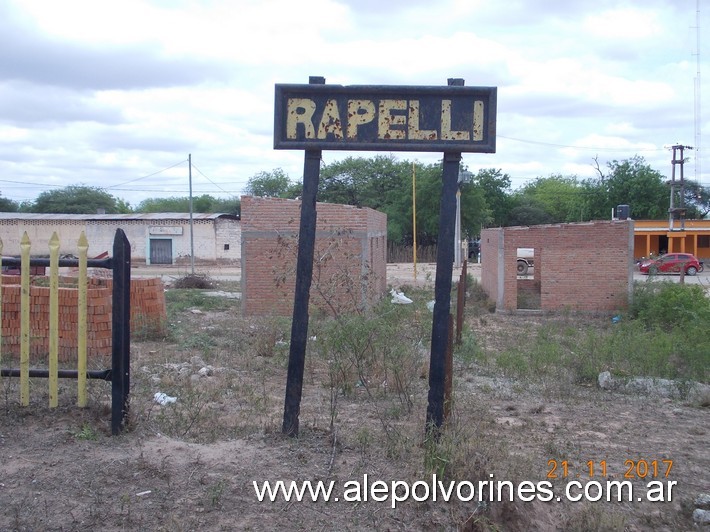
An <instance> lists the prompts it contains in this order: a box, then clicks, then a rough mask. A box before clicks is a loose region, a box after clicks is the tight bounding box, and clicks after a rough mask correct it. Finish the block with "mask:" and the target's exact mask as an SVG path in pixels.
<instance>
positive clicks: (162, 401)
mask: <svg viewBox="0 0 710 532" xmlns="http://www.w3.org/2000/svg"><path fill="white" fill-rule="evenodd" d="M153 399H154V400H155V402H156V403H158V404H159V405H162V406H165V405H167V404H170V403H174V402H175V401H177V397H170V396H169V395H167V394H164V393H163V392H156V393H155V395H154V396H153Z"/></svg>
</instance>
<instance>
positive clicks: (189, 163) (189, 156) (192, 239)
mask: <svg viewBox="0 0 710 532" xmlns="http://www.w3.org/2000/svg"><path fill="white" fill-rule="evenodd" d="M187 166H188V177H189V181H190V273H191V274H192V275H195V233H194V231H193V226H192V154H191V153H188V154H187Z"/></svg>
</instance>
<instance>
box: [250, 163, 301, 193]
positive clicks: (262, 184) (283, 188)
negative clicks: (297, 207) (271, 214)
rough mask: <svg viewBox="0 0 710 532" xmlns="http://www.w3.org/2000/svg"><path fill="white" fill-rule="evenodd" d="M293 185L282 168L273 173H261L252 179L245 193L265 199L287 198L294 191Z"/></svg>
mask: <svg viewBox="0 0 710 532" xmlns="http://www.w3.org/2000/svg"><path fill="white" fill-rule="evenodd" d="M291 185H292V183H291V180H290V179H289V177H288V174H286V172H284V171H283V170H282V169H281V168H276V169H275V170H272V171H271V172H259V173H258V174H256V175H254V176H252V177H250V178H249V181H247V185H246V187H245V188H244V193H245V194H247V195H249V196H260V197H263V198H285V197H288V195H289V192H290V191H292V190H293V189H292V187H291Z"/></svg>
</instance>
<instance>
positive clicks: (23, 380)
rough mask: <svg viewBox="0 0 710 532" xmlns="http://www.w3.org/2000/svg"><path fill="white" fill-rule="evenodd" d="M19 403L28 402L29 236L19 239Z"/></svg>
mask: <svg viewBox="0 0 710 532" xmlns="http://www.w3.org/2000/svg"><path fill="white" fill-rule="evenodd" d="M20 257H21V263H20V404H21V405H22V406H28V405H29V404H30V237H29V236H27V231H25V232H24V233H23V235H22V239H21V240H20Z"/></svg>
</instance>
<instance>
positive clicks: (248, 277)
mask: <svg viewBox="0 0 710 532" xmlns="http://www.w3.org/2000/svg"><path fill="white" fill-rule="evenodd" d="M241 203H242V216H241V223H242V250H241V257H242V310H243V312H244V314H245V315H257V316H264V315H277V316H290V315H291V314H292V312H293V293H294V287H295V282H296V277H295V271H296V257H297V254H298V231H299V224H300V216H301V202H300V201H299V200H287V199H277V198H259V197H252V196H244V197H242V198H241ZM316 210H317V213H318V215H317V225H316V244H315V253H314V259H313V281H312V285H311V296H310V304H311V307H315V308H317V309H321V310H323V311H324V312H326V313H328V314H338V313H342V312H352V311H354V310H363V309H366V308H368V307H370V306H371V305H372V304H374V303H375V302H376V301H377V300H379V299H380V298H381V297H382V295H383V294H384V292H385V291H386V288H387V263H386V260H387V258H386V250H387V215H386V214H384V213H381V212H378V211H375V210H373V209H369V208H359V207H354V206H351V205H338V204H331V203H318V204H317V206H316Z"/></svg>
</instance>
